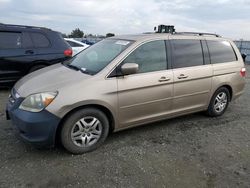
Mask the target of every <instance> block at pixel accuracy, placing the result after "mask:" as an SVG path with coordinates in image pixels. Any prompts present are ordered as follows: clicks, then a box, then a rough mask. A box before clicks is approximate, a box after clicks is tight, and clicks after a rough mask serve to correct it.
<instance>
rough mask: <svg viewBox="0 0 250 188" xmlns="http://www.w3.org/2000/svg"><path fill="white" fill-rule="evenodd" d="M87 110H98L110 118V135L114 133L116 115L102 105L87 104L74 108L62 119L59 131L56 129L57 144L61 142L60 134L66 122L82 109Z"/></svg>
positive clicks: (58, 127)
mask: <svg viewBox="0 0 250 188" xmlns="http://www.w3.org/2000/svg"><path fill="white" fill-rule="evenodd" d="M85 108H95V109H98V110H100V111H102V112H103V113H104V114H105V115H106V116H107V118H108V121H109V123H110V127H109V133H112V132H113V131H114V129H115V118H114V115H113V113H112V112H111V111H110V110H109V109H108V108H107V107H105V106H103V105H100V104H86V105H82V106H78V107H75V108H73V109H72V110H70V111H69V112H67V113H66V114H65V115H64V116H63V118H62V119H61V121H60V122H59V124H58V126H57V129H56V135H55V143H58V142H60V139H59V138H60V133H61V130H62V126H63V123H64V121H65V120H66V119H67V118H68V117H69V116H70V115H71V114H73V113H74V112H76V111H78V110H82V109H85Z"/></svg>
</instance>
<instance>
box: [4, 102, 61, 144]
mask: <svg viewBox="0 0 250 188" xmlns="http://www.w3.org/2000/svg"><path fill="white" fill-rule="evenodd" d="M6 117H7V118H8V117H9V118H10V120H11V121H12V123H13V125H14V127H15V129H16V131H17V133H18V135H19V136H20V138H21V139H22V140H24V141H25V142H28V143H31V144H34V145H35V146H38V147H52V146H54V144H55V137H56V130H57V127H58V124H59V122H60V118H58V117H57V116H55V115H53V114H51V113H50V112H48V111H46V110H43V111H42V112H39V113H34V112H27V111H24V110H20V109H18V108H15V106H12V105H11V104H10V103H8V104H7V109H6Z"/></svg>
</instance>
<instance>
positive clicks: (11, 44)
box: [0, 24, 72, 86]
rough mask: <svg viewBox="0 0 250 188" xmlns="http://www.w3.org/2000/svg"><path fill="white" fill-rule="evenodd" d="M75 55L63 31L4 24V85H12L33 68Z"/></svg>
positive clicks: (0, 69) (0, 28)
mask: <svg viewBox="0 0 250 188" xmlns="http://www.w3.org/2000/svg"><path fill="white" fill-rule="evenodd" d="M71 56H72V49H71V47H70V46H69V44H68V43H67V42H65V40H64V39H63V38H62V36H61V34H60V33H59V32H56V31H52V30H51V29H47V28H42V27H33V26H22V25H9V24H0V86H9V85H12V84H13V83H15V82H16V81H17V80H18V79H19V78H21V77H22V76H24V75H26V74H28V73H30V72H33V71H35V70H38V69H41V68H43V67H46V66H48V65H52V64H55V63H58V62H61V61H64V60H66V59H68V58H70V57H71Z"/></svg>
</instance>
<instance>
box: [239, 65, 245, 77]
mask: <svg viewBox="0 0 250 188" xmlns="http://www.w3.org/2000/svg"><path fill="white" fill-rule="evenodd" d="M240 75H241V76H242V77H245V76H246V68H245V67H243V68H241V70H240Z"/></svg>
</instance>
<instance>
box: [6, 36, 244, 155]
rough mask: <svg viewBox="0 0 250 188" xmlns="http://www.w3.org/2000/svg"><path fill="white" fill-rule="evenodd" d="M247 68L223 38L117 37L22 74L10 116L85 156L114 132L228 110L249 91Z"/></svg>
mask: <svg viewBox="0 0 250 188" xmlns="http://www.w3.org/2000/svg"><path fill="white" fill-rule="evenodd" d="M245 73H246V69H245V67H244V63H243V60H242V57H241V54H240V52H239V50H238V49H237V47H236V46H235V44H234V43H233V42H232V41H231V40H228V39H225V38H222V37H218V36H213V35H211V36H210V35H208V34H206V35H205V34H201V33H199V34H142V35H128V36H117V37H112V38H107V39H105V40H103V41H101V42H99V43H97V44H95V45H93V46H91V47H89V48H87V49H86V50H84V51H83V52H81V53H80V54H79V55H77V56H75V57H74V58H72V59H70V60H69V61H67V62H64V63H62V64H57V65H53V66H51V67H50V68H45V69H42V70H39V71H37V72H34V73H32V74H30V75H29V76H26V77H24V78H23V79H21V80H20V81H19V82H18V83H17V84H16V85H15V86H14V88H13V89H12V91H11V96H10V98H9V102H8V107H7V117H10V119H11V120H12V123H13V124H14V125H15V126H16V127H17V130H18V132H19V134H20V135H21V137H22V138H23V139H24V140H26V141H28V142H31V143H34V144H38V145H40V146H42V145H43V146H44V145H45V146H53V145H54V143H55V141H56V140H61V142H62V144H63V146H64V147H65V148H66V149H67V150H68V151H70V152H72V153H75V154H80V153H84V152H89V151H92V150H94V149H96V148H97V147H99V146H100V145H101V144H102V143H103V142H104V140H105V139H106V138H107V136H108V134H109V133H110V132H113V131H120V130H123V129H127V128H131V127H134V126H138V125H142V124H145V123H151V122H154V121H159V120H163V119H167V118H173V117H177V116H181V115H185V114H190V113H194V112H199V111H206V113H207V115H209V116H212V117H215V116H221V115H222V114H223V113H224V112H225V111H226V109H227V107H228V105H229V102H230V101H232V100H234V99H236V98H238V97H239V96H240V95H241V94H242V93H243V89H244V86H245V78H244V77H245Z"/></svg>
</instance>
